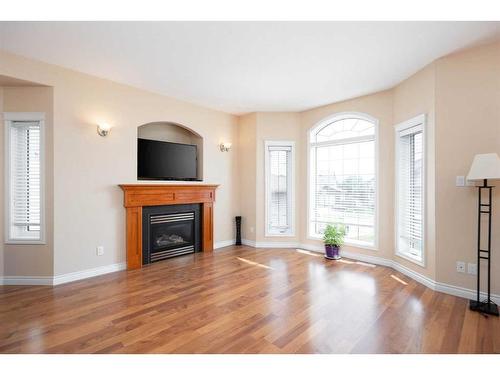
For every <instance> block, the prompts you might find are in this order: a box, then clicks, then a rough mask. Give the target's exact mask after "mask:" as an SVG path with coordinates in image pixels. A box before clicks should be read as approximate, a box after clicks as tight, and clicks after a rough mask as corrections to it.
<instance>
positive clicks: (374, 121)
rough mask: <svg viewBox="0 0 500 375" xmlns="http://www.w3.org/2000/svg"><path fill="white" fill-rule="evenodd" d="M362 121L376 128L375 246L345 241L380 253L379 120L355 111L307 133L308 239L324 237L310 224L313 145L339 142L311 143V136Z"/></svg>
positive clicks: (337, 115)
mask: <svg viewBox="0 0 500 375" xmlns="http://www.w3.org/2000/svg"><path fill="white" fill-rule="evenodd" d="M352 118H356V119H360V120H365V121H369V122H371V123H372V124H373V126H374V142H375V147H374V149H375V155H374V159H375V160H374V163H375V214H374V225H373V226H374V240H373V245H370V244H367V243H363V242H357V241H349V240H347V239H346V240H345V241H344V244H345V245H347V246H352V247H357V248H360V249H367V250H373V251H378V249H379V222H380V220H379V219H380V218H379V214H380V209H379V197H380V194H379V183H380V178H379V120H378V119H376V118H375V117H373V116H370V115H368V114H366V113H363V112H353V111H348V112H337V113H334V114H332V115H330V116H328V117H326V118H323V119H322V120H320V121H319V122H317V123H316V124H315V125H314V126H312V127H311V128H310V129H309V130H308V131H307V166H306V168H307V214H306V220H307V222H306V226H307V228H306V238H307V239H308V240H315V241H318V240H321V239H322V237H321V236H318V235H315V234H313V233H311V231H310V229H311V226H310V222H311V210H312V202H313V199H314V192H313V189H312V185H313V183H312V179H313V178H314V173H313V172H314V168H312V166H311V150H312V148H313V147H314V146H313V145H317V144H326V143H332V144H333V143H335V142H337V141H328V142H311V136H312V134H314V133H316V132H318V131H320V130H321V129H322V128H324V127H325V126H327V125H329V124H331V123H333V122H336V121H340V120H345V119H352Z"/></svg>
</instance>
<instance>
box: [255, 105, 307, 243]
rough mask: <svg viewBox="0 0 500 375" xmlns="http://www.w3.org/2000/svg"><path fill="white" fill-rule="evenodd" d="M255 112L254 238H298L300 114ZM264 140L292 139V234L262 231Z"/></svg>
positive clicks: (283, 239) (264, 208)
mask: <svg viewBox="0 0 500 375" xmlns="http://www.w3.org/2000/svg"><path fill="white" fill-rule="evenodd" d="M256 115H257V137H256V153H257V154H256V163H257V166H258V168H257V172H256V179H255V182H256V193H257V194H256V202H255V206H256V221H257V223H259V225H257V227H256V241H262V242H290V241H291V242H297V241H298V240H299V238H300V226H301V220H300V218H301V215H300V205H299V204H298V203H299V202H300V197H302V195H303V194H302V191H301V190H300V184H299V181H300V176H301V175H300V168H299V159H300V151H299V150H300V148H301V139H300V116H299V114H298V113H279V112H273V113H270V112H259V113H257V114H256ZM265 141H293V142H295V147H296V150H295V186H294V192H295V193H294V195H295V207H294V211H295V218H294V219H295V235H294V236H286V237H282V236H278V237H277V236H266V235H265V222H266V220H265V219H266V218H265V211H266V202H265V192H266V189H265V148H264V144H265Z"/></svg>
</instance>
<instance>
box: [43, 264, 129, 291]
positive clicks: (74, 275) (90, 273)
mask: <svg viewBox="0 0 500 375" xmlns="http://www.w3.org/2000/svg"><path fill="white" fill-rule="evenodd" d="M126 268H127V263H125V262H123V263H114V264H109V265H107V266H101V267H96V268H91V269H88V270H83V271H77V272H71V273H66V274H63V275H57V276H54V278H53V281H52V285H60V284H65V283H69V282H72V281H77V280H83V279H88V278H89V277H94V276H99V275H104V274H107V273H111V272H116V271H122V270H124V269H126Z"/></svg>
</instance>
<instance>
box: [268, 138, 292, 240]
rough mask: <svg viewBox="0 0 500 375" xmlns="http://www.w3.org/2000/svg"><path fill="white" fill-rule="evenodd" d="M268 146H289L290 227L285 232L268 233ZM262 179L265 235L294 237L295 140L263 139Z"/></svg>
mask: <svg viewBox="0 0 500 375" xmlns="http://www.w3.org/2000/svg"><path fill="white" fill-rule="evenodd" d="M269 146H286V147H291V148H292V150H291V152H290V161H291V163H292V164H291V166H290V170H291V176H290V198H289V202H290V216H291V218H290V222H291V227H290V230H289V231H288V232H287V233H269V204H268V202H269V195H270V192H269V182H270V181H269V173H268V172H269V152H268V148H269ZM264 154H265V157H264V163H265V165H264V179H265V198H264V199H265V202H264V215H265V220H264V221H265V223H264V226H265V230H264V236H265V237H295V142H294V141H264Z"/></svg>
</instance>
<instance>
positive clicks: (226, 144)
mask: <svg viewBox="0 0 500 375" xmlns="http://www.w3.org/2000/svg"><path fill="white" fill-rule="evenodd" d="M231 146H232V143H230V142H222V143H221V144H220V145H219V147H220V150H221V152H228V151H229V150H230V149H231Z"/></svg>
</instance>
